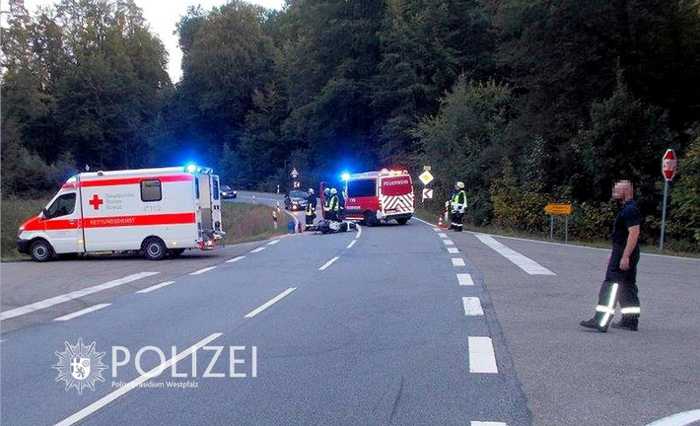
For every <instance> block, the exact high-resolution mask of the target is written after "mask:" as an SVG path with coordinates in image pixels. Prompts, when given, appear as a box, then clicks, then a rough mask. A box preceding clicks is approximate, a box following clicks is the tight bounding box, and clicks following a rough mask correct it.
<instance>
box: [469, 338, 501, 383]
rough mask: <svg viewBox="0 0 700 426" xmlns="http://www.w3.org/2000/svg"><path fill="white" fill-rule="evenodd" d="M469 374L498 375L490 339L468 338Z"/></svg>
mask: <svg viewBox="0 0 700 426" xmlns="http://www.w3.org/2000/svg"><path fill="white" fill-rule="evenodd" d="M467 343H468V345H469V372H470V373H488V374H495V373H498V367H497V366H496V353H495V352H494V350H493V342H492V341H491V338H490V337H484V336H477V337H474V336H469V339H468V342H467Z"/></svg>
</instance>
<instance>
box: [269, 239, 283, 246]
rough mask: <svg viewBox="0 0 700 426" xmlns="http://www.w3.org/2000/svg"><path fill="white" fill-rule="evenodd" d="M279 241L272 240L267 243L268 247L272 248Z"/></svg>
mask: <svg viewBox="0 0 700 426" xmlns="http://www.w3.org/2000/svg"><path fill="white" fill-rule="evenodd" d="M279 242H280V240H272V241H270V242H269V243H267V245H268V246H274V245H275V244H277V243H279Z"/></svg>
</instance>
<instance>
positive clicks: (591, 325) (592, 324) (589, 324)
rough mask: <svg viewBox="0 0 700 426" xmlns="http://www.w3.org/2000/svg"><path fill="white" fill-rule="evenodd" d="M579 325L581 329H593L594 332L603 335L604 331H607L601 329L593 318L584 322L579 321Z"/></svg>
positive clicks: (605, 328)
mask: <svg viewBox="0 0 700 426" xmlns="http://www.w3.org/2000/svg"><path fill="white" fill-rule="evenodd" d="M579 324H580V325H581V327H586V328H593V329H595V330H598V331H600V332H601V333H605V332H606V331H608V327H601V326H600V324H599V323H598V321H596V319H595V318H591V319H589V320H586V321H581V322H580V323H579Z"/></svg>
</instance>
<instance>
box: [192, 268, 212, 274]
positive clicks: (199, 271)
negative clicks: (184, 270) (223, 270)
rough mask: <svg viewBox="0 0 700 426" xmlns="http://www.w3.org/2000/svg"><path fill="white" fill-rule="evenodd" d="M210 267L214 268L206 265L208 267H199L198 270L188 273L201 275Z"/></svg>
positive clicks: (209, 269)
mask: <svg viewBox="0 0 700 426" xmlns="http://www.w3.org/2000/svg"><path fill="white" fill-rule="evenodd" d="M212 269H216V266H208V267H206V268H202V269H200V270H198V271H194V272H190V275H201V274H203V273H205V272H209V271H211V270H212Z"/></svg>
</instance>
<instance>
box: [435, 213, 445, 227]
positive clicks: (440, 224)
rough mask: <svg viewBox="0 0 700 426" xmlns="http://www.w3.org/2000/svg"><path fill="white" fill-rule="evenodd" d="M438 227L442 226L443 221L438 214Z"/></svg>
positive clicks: (443, 224) (443, 225)
mask: <svg viewBox="0 0 700 426" xmlns="http://www.w3.org/2000/svg"><path fill="white" fill-rule="evenodd" d="M437 225H438V228H444V227H445V222H443V221H442V215H440V216H438V224H437Z"/></svg>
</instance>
